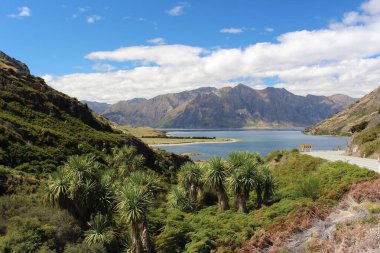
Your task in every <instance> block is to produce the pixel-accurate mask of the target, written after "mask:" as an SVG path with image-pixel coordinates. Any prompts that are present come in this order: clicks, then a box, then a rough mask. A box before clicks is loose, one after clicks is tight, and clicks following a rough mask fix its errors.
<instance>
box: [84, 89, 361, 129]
mask: <svg viewBox="0 0 380 253" xmlns="http://www.w3.org/2000/svg"><path fill="white" fill-rule="evenodd" d="M355 101H356V99H354V98H351V97H349V96H346V95H341V94H338V95H333V96H329V97H326V96H314V95H307V96H298V95H295V94H293V93H291V92H289V91H287V90H285V89H282V88H273V87H268V88H266V89H263V90H256V89H252V88H250V87H249V86H246V85H244V84H238V85H236V86H235V87H224V88H220V89H217V88H213V87H204V88H199V89H195V90H190V91H183V92H180V93H170V94H165V95H159V96H156V97H154V98H151V99H141V98H140V99H133V100H128V101H120V102H117V103H115V104H112V105H105V104H98V103H93V102H87V104H88V106H89V107H90V108H91V109H93V110H95V111H98V112H99V113H101V114H102V115H103V116H105V117H106V118H108V119H110V120H112V121H114V122H117V123H119V124H123V125H132V126H150V127H157V128H243V127H252V128H280V127H305V126H309V125H312V124H314V123H316V122H319V121H321V120H323V119H326V118H328V117H329V116H331V115H333V114H335V113H337V112H339V111H340V110H342V109H343V108H345V107H347V106H349V105H350V104H352V103H355ZM99 108H101V109H99Z"/></svg>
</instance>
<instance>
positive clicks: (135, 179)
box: [128, 171, 160, 252]
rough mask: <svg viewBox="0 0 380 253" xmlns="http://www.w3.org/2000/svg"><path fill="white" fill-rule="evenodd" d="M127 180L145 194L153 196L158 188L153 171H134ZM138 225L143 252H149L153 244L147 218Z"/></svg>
mask: <svg viewBox="0 0 380 253" xmlns="http://www.w3.org/2000/svg"><path fill="white" fill-rule="evenodd" d="M128 182H129V184H132V185H137V186H139V187H141V188H142V190H143V191H145V192H146V193H147V194H150V195H151V196H155V195H156V193H157V192H158V191H159V190H160V187H159V183H160V181H159V179H158V176H157V175H156V174H155V173H154V172H142V171H134V172H132V173H131V174H130V175H129V177H128ZM139 226H140V236H141V240H142V244H143V247H144V249H145V252H151V251H152V248H153V246H152V240H151V238H150V235H149V230H148V220H147V217H146V216H145V217H144V219H143V220H142V222H141V223H140V225H139Z"/></svg>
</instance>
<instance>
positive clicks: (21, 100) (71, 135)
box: [0, 52, 185, 173]
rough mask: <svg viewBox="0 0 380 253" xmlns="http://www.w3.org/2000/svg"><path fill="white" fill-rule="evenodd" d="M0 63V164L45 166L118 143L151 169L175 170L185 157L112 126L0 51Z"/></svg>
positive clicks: (50, 168) (53, 167) (51, 167)
mask: <svg viewBox="0 0 380 253" xmlns="http://www.w3.org/2000/svg"><path fill="white" fill-rule="evenodd" d="M0 63H1V65H0V165H5V166H9V167H12V168H16V169H19V170H22V171H27V172H36V173H41V172H50V171H54V170H56V168H57V166H59V165H60V164H62V162H63V161H65V160H66V159H67V157H68V156H70V155H74V154H86V153H95V154H98V155H101V153H100V151H105V152H106V153H107V152H110V150H111V148H112V147H114V146H123V145H132V146H135V147H136V148H137V150H138V152H139V153H141V154H144V156H145V157H146V160H147V161H146V162H147V165H149V166H150V167H152V168H154V169H155V170H163V168H165V170H169V169H171V170H174V169H175V168H176V167H178V165H179V164H181V162H183V161H185V159H184V158H181V157H178V156H175V155H173V154H169V153H165V152H161V153H160V154H158V153H156V152H154V151H153V150H152V149H150V148H149V147H147V146H146V145H145V144H144V143H142V142H141V141H140V140H138V139H137V138H135V137H133V136H132V135H126V134H121V132H115V131H114V130H112V128H111V127H110V126H109V125H108V123H107V122H106V121H103V122H102V120H101V119H100V117H95V116H94V115H93V113H92V112H91V110H89V108H88V107H87V106H86V105H83V104H82V103H80V102H79V101H78V100H77V99H75V98H71V97H69V96H67V95H65V94H63V93H61V92H58V91H56V90H54V89H52V88H51V87H49V86H48V85H46V83H45V82H44V80H43V79H42V78H39V77H35V76H33V75H31V74H30V73H29V70H28V68H27V67H26V65H25V64H23V63H21V62H19V61H17V60H15V59H13V58H11V57H9V56H7V55H5V54H4V53H1V52H0ZM168 173H169V172H168Z"/></svg>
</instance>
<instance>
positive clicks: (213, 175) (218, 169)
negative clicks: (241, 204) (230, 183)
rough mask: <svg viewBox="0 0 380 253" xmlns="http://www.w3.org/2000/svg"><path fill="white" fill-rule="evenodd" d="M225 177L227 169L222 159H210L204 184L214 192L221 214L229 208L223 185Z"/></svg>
mask: <svg viewBox="0 0 380 253" xmlns="http://www.w3.org/2000/svg"><path fill="white" fill-rule="evenodd" d="M227 175H228V173H227V167H226V163H225V162H224V161H223V159H222V158H221V157H213V158H211V159H210V161H209V163H208V166H207V169H206V172H205V175H204V178H205V184H206V186H207V187H208V188H210V189H211V190H213V191H215V192H216V194H217V197H218V203H219V209H220V211H221V212H224V211H225V210H228V209H229V208H230V206H229V203H228V196H227V193H226V189H225V185H224V184H225V181H226V178H227Z"/></svg>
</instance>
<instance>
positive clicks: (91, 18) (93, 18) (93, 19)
mask: <svg viewBox="0 0 380 253" xmlns="http://www.w3.org/2000/svg"><path fill="white" fill-rule="evenodd" d="M86 20H87V23H89V24H93V23H95V22H96V21H100V20H102V17H101V16H99V15H91V16H88V17H87V19H86Z"/></svg>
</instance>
